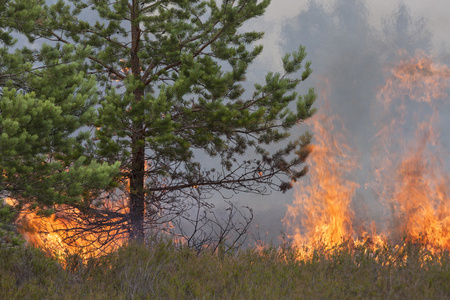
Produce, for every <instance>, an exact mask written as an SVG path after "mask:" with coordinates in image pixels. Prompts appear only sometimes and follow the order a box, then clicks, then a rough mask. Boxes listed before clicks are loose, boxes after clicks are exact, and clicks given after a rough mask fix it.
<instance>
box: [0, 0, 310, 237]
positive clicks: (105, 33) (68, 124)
mask: <svg viewBox="0 0 450 300" xmlns="http://www.w3.org/2000/svg"><path fill="white" fill-rule="evenodd" d="M3 2H4V3H5V4H4V8H3V11H0V13H1V14H4V15H5V16H7V17H6V18H5V19H4V23H3V24H2V26H4V28H7V29H10V30H15V31H16V32H20V33H21V34H23V35H25V36H26V37H27V38H28V40H29V41H30V43H33V44H32V45H35V46H34V47H29V48H26V47H25V48H23V49H21V50H17V52H16V53H12V54H11V51H9V52H8V51H7V50H5V49H4V50H3V53H2V57H11V59H12V60H18V59H19V58H20V59H23V60H24V61H23V62H19V61H16V62H11V66H12V67H14V68H19V67H20V66H24V65H26V66H27V69H25V70H23V72H12V71H8V72H6V74H9V75H8V76H9V77H8V78H9V81H8V82H9V83H8V84H9V87H8V88H4V89H3V96H2V103H1V105H2V107H5V106H8V105H9V106H11V105H16V106H18V107H17V110H18V111H21V113H20V114H21V115H22V116H21V117H20V116H19V117H20V118H24V120H25V121H26V122H25V123H26V124H29V128H28V127H27V128H26V132H27V133H26V134H25V135H24V136H23V137H21V138H17V141H16V142H15V143H11V142H10V143H9V144H8V147H10V148H11V151H12V152H10V153H11V154H10V155H19V153H15V152H14V151H17V149H22V150H21V151H24V152H25V153H24V155H28V156H27V158H29V159H30V160H34V161H33V163H34V165H38V164H39V163H42V162H45V164H48V165H51V166H53V165H52V164H55V167H50V168H49V169H48V170H49V171H45V172H43V173H39V172H36V173H34V172H33V170H32V169H30V170H25V169H24V170H23V171H21V172H23V173H24V174H25V173H27V172H28V173H29V174H33V175H30V176H39V177H40V179H41V180H40V181H39V182H40V184H44V182H48V184H49V188H48V189H50V190H52V191H54V190H57V187H54V185H55V183H64V180H69V181H70V182H71V183H72V185H73V187H72V189H68V190H67V196H69V197H64V198H61V199H58V197H48V198H46V197H37V196H36V195H32V192H33V193H34V192H36V191H37V189H36V188H35V187H33V186H31V187H30V188H28V189H29V191H30V192H29V193H28V194H27V193H25V194H24V196H25V197H31V198H33V197H34V198H33V199H35V201H36V202H37V203H39V204H43V205H45V206H52V205H54V204H55V203H64V204H69V205H74V206H76V207H77V208H79V209H80V210H81V211H83V213H84V214H86V215H87V216H88V217H86V218H85V219H84V220H86V224H85V225H86V226H88V227H89V226H94V227H95V226H97V227H98V226H120V227H121V228H123V230H124V231H126V232H129V234H130V237H131V238H134V239H138V240H142V239H143V238H144V235H145V232H146V229H147V228H155V226H160V225H161V224H167V222H171V224H172V223H173V222H175V221H174V220H175V218H185V219H186V220H188V221H189V222H191V224H194V226H199V225H198V220H199V213H198V214H192V209H193V208H194V207H197V208H201V209H204V210H206V211H207V210H208V209H209V208H210V204H209V203H208V202H207V199H208V197H210V196H211V195H212V194H214V193H216V192H219V193H220V192H222V191H225V190H228V191H232V192H234V193H237V192H252V193H258V194H264V193H266V192H267V191H268V188H272V189H275V190H281V191H286V190H287V189H289V188H291V187H292V182H294V181H295V180H297V179H298V178H299V177H301V176H303V175H304V174H305V173H306V168H305V167H304V166H303V164H304V162H305V159H306V157H307V156H308V154H309V151H310V150H309V147H308V145H309V142H310V138H311V137H310V135H309V134H305V135H303V136H300V137H299V138H295V139H294V138H289V137H290V129H291V128H293V127H294V126H295V125H296V124H298V123H299V122H302V121H303V120H305V119H307V118H309V117H310V116H311V115H312V114H313V113H314V108H313V107H312V105H313V103H314V100H315V97H316V96H315V93H314V90H313V89H310V90H309V93H307V94H306V95H298V94H297V92H296V88H297V86H298V85H299V84H300V83H301V82H303V81H305V80H306V79H307V78H308V76H309V75H310V74H311V68H310V65H311V63H310V62H305V61H304V60H305V57H306V52H305V49H304V48H303V47H299V50H298V51H296V52H294V53H292V54H287V55H286V56H284V57H283V58H282V63H283V69H284V70H283V72H280V73H273V72H269V73H268V74H267V75H266V77H265V82H262V83H254V87H253V89H251V90H247V91H246V89H245V88H244V83H245V82H246V80H247V79H246V73H247V70H248V67H249V66H250V65H251V63H252V62H254V60H255V58H256V57H257V56H258V55H259V54H260V53H261V51H262V49H263V48H262V46H260V45H257V41H258V40H259V39H261V38H262V37H263V33H261V32H255V31H246V30H245V26H244V24H245V23H246V22H247V21H249V20H251V19H254V18H256V17H259V16H261V15H262V14H263V13H264V12H265V10H266V8H267V7H268V5H269V4H270V1H269V0H263V1H257V0H245V1H244V0H223V1H219V2H220V3H218V1H214V0H211V1H204V0H201V1H200V0H175V1H165V0H163V1H154V0H117V1H109V0H108V1H107V0H81V1H80V0H70V1H62V0H60V1H56V3H54V4H49V3H46V2H45V1H39V0H33V1H23V0H10V1H6V2H5V1H3ZM49 2H50V1H49ZM3 33H5V34H7V33H6V31H5V30H3V31H2V34H3ZM4 41H6V42H5V44H6V45H8V43H9V41H10V40H8V39H7V38H6V35H5V39H4ZM9 44H10V43H9ZM36 48H37V49H36ZM2 59H3V60H4V59H5V58H2ZM2 74H5V71H4V70H2ZM13 74H25V75H24V76H12V75H13ZM22 77H23V78H22ZM22 82H25V87H22V85H21V83H22ZM15 85H16V86H18V87H16V89H15V88H14V86H15ZM22 90H23V92H20V91H22ZM25 91H26V92H25ZM50 99H51V100H50ZM29 101H34V102H33V103H35V105H36V106H38V107H39V109H33V108H31V107H32V106H31V104H27V103H28V102H29ZM21 102H23V103H24V104H23V105H21V104H19V103H21ZM8 103H10V104H8ZM5 116H6V115H5ZM2 117H3V113H2ZM17 122H18V123H19V124H22V123H23V122H22V121H20V120H18V121H17ZM27 122H28V123H27ZM27 126H28V125H27ZM83 126H84V127H83ZM16 127H17V126H16ZM16 127H14V126H12V127H11V128H16ZM4 128H5V127H4ZM31 128H40V129H41V130H42V131H40V132H39V133H35V131H32V129H31ZM83 128H88V129H93V131H94V132H95V133H94V136H93V137H91V138H90V137H89V135H88V134H87V133H86V132H88V130H84V131H83V130H81V131H80V129H83ZM2 130H5V129H2ZM11 130H12V129H11ZM17 130H18V129H16V131H14V132H13V134H12V135H11V136H14V135H15V136H18V135H19V136H20V134H19V131H17ZM46 130H47V131H46ZM3 132H4V131H3ZM3 132H2V138H3V136H4V133H3ZM47 132H48V133H47ZM49 133H52V134H53V135H52V134H49ZM39 134H42V135H43V136H49V137H51V138H55V141H57V143H56V142H55V143H54V144H55V145H58V147H61V149H53V148H45V147H44V145H49V142H46V140H45V139H44V138H42V139H41V138H39V137H40V135H39ZM27 135H30V137H28V136H27ZM8 136H9V135H8ZM283 141H284V142H283ZM33 143H38V144H39V145H40V146H42V147H35V146H33ZM50 144H51V143H50ZM2 145H4V143H3V140H2ZM52 145H53V144H52ZM28 148H30V149H28ZM269 148H270V149H271V150H270V151H269ZM276 148H278V149H277V150H273V149H276ZM27 149H28V150H27ZM5 151H6V149H5ZM3 152H4V149H3V148H2V155H3ZM51 153H58V154H61V155H55V156H52V155H51ZM249 154H250V155H249ZM3 161H4V159H3V158H2V164H3ZM117 162H118V163H119V164H120V167H119V172H118V174H116V175H115V176H114V172H113V170H114V168H115V167H117V165H116V164H117ZM206 162H208V163H206ZM210 162H212V163H210ZM211 165H214V166H213V167H211ZM2 167H3V166H2ZM25 167H26V165H25ZM25 167H24V168H25ZM17 168H18V167H17ZM61 168H62V169H64V168H66V169H67V168H72V169H73V170H74V171H73V172H65V173H67V174H65V173H64V174H65V176H66V177H65V179H64V180H62V179H59V177H58V176H62V175H61V174H63V173H61V172H55V170H57V169H61ZM11 170H14V171H16V169H13V168H12V169H11ZM76 170H78V171H76ZM46 172H48V173H46ZM11 174H12V173H11ZM77 174H79V175H77ZM88 174H89V175H88ZM11 176H13V175H11ZM52 176H55V177H54V178H53V177H52ZM112 177H114V182H115V184H114V186H113V185H111V184H110V183H109V182H108V178H109V179H111V178H112ZM44 178H45V180H44ZM45 184H47V183H45ZM108 187H110V188H109V189H108ZM96 188H97V193H92V192H89V195H87V194H86V193H87V191H88V190H93V191H95V190H96ZM99 190H102V192H101V193H100V192H98V191H99ZM83 191H84V194H83ZM72 194H73V196H74V197H77V195H78V196H80V195H81V198H82V199H83V200H82V201H81V200H79V199H78V198H77V199H75V200H74V199H72V198H71V195H72ZM119 199H124V200H125V203H126V205H125V209H123V208H120V209H112V208H111V206H109V208H110V209H106V208H105V207H106V206H102V205H101V204H102V203H103V204H104V203H106V202H111V201H112V202H117V201H118V200H119ZM199 211H200V210H197V212H199ZM205 214H206V213H205ZM192 215H194V217H191V216H192ZM216 220H217V219H216ZM196 222H197V223H196ZM165 228H167V227H165ZM195 229H198V227H196V228H195Z"/></svg>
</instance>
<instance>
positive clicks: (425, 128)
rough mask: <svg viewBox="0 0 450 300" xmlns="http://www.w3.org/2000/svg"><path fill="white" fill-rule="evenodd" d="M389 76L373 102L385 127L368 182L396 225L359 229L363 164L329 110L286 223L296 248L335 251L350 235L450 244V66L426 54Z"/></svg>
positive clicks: (317, 122) (316, 123)
mask: <svg viewBox="0 0 450 300" xmlns="http://www.w3.org/2000/svg"><path fill="white" fill-rule="evenodd" d="M388 74H389V78H387V81H386V84H385V85H384V86H383V87H382V88H381V89H380V92H379V94H378V97H377V99H378V104H377V105H375V106H374V107H373V111H374V116H375V117H376V120H377V122H375V123H376V124H377V126H378V134H376V136H375V138H374V139H375V141H376V143H374V145H375V146H374V147H373V155H372V164H373V168H374V169H375V172H374V174H373V177H374V180H373V182H368V183H366V184H365V186H366V187H371V188H372V189H373V191H374V192H375V193H376V194H377V195H378V197H379V200H380V201H381V202H382V203H383V204H384V205H385V207H386V208H389V209H390V216H388V219H387V221H388V223H390V226H389V227H388V228H384V230H386V232H383V234H382V235H377V234H375V232H376V228H372V234H371V235H369V234H368V233H367V232H366V231H365V230H364V228H357V227H356V225H355V224H357V223H358V222H355V216H354V212H353V210H352V208H351V202H352V201H356V200H357V199H354V198H355V191H356V189H357V188H358V187H359V186H358V184H357V183H356V182H355V181H354V180H350V176H351V174H352V172H354V170H355V169H356V168H358V165H357V163H356V160H355V159H354V157H356V155H355V154H354V153H352V150H351V148H350V147H349V146H348V144H347V141H346V139H345V137H344V134H345V130H343V129H341V130H339V132H340V133H338V132H337V130H335V126H334V124H335V122H336V121H335V120H336V119H337V117H329V116H327V114H326V108H325V109H323V110H322V115H319V116H316V117H315V118H314V119H313V120H312V122H313V124H312V130H313V132H314V138H315V145H314V147H313V151H312V154H311V156H310V158H309V163H310V165H311V167H310V171H309V174H308V179H309V180H307V181H301V182H299V183H298V184H297V186H296V195H295V199H294V201H293V204H292V205H290V206H288V209H287V213H286V216H285V218H284V220H283V222H284V225H285V227H286V228H287V229H288V231H289V232H290V235H288V237H289V238H291V239H292V240H293V243H294V245H296V246H301V247H304V248H309V249H311V248H313V249H315V248H318V247H321V248H322V249H323V248H325V249H331V248H333V247H334V246H336V245H338V244H340V243H342V241H345V240H351V241H353V242H354V243H355V245H356V244H361V243H364V241H368V240H370V241H371V244H372V247H380V245H383V244H385V243H386V240H389V241H390V242H394V243H395V242H399V241H400V240H401V239H402V238H406V240H407V241H411V242H420V243H421V244H422V245H423V246H424V247H426V248H427V249H429V250H433V251H439V249H447V250H448V249H450V198H449V195H450V190H449V184H448V183H449V182H450V181H449V179H450V178H449V176H448V175H446V171H445V164H444V162H443V160H442V154H441V152H442V149H443V147H442V145H441V144H440V138H439V130H438V128H439V111H440V110H439V105H438V104H437V101H436V100H438V99H446V100H445V103H444V104H443V105H444V106H445V105H448V104H449V101H448V99H447V94H446V88H447V87H448V79H449V78H450V70H449V69H448V68H447V66H443V65H438V64H435V63H434V62H433V60H432V59H431V58H430V57H429V56H426V55H425V54H424V53H419V54H418V55H417V56H416V57H414V58H407V59H403V60H402V61H401V62H400V63H399V64H397V65H395V66H394V67H393V68H392V69H391V70H389V73H388ZM414 103H415V105H416V106H417V105H419V106H420V107H419V108H417V107H416V106H412V104H414ZM440 105H442V103H441V104H440ZM417 111H420V113H421V114H420V115H417V113H414V112H417ZM418 120H420V121H418ZM380 124H384V126H382V125H380ZM417 124H418V125H417ZM408 133H414V134H413V135H412V136H411V134H409V135H408ZM357 233H358V234H359V236H357V235H356V234H357ZM299 256H304V253H303V254H299Z"/></svg>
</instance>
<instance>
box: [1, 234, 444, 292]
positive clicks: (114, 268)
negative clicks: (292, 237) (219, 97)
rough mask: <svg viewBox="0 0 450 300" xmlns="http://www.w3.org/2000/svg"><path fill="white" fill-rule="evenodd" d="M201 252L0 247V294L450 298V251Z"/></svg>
mask: <svg viewBox="0 0 450 300" xmlns="http://www.w3.org/2000/svg"><path fill="white" fill-rule="evenodd" d="M222 250H223V249H221V250H219V251H216V252H215V253H211V252H202V253H200V254H198V252H195V251H193V250H191V249H189V248H187V247H184V248H183V247H176V246H175V245H174V244H173V243H172V242H170V241H164V240H159V241H150V242H148V243H147V244H145V245H142V244H128V245H126V246H123V247H122V248H120V249H119V250H118V251H116V252H113V253H110V254H108V255H105V256H103V257H101V258H97V259H87V260H85V261H83V260H81V259H80V258H79V257H77V256H68V257H59V258H55V257H50V256H49V255H47V254H45V253H44V252H42V251H41V250H39V249H36V248H32V247H29V246H26V245H25V244H22V245H17V243H15V244H13V243H8V242H5V241H3V242H2V244H1V246H0V299H368V298H370V299H449V298H450V284H449V283H450V267H449V266H450V255H449V252H448V251H441V252H440V253H437V254H432V253H431V252H429V251H427V250H424V247H422V246H421V245H419V244H414V243H410V244H404V245H402V246H398V245H397V246H396V247H391V246H385V247H384V249H378V250H371V248H370V247H368V246H367V245H361V246H357V247H355V246H354V244H353V243H349V242H344V243H342V244H341V245H340V246H338V247H336V248H334V249H333V250H327V251H325V250H320V249H316V250H314V251H313V252H312V253H310V255H309V258H307V259H302V260H299V259H298V253H299V249H295V248H293V247H289V246H288V245H285V246H281V247H265V248H262V247H259V248H255V247H252V248H248V249H242V250H240V251H237V252H236V253H225V252H224V251H222Z"/></svg>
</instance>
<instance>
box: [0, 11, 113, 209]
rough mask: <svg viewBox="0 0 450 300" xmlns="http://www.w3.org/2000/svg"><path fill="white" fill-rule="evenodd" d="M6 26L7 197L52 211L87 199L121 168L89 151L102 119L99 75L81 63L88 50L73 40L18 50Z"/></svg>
mask: <svg viewBox="0 0 450 300" xmlns="http://www.w3.org/2000/svg"><path fill="white" fill-rule="evenodd" d="M2 20H5V18H3V19H2ZM1 25H2V26H3V28H2V30H1V31H2V33H3V34H1V42H3V46H4V47H3V48H1V49H0V66H1V67H0V78H1V79H2V80H1V82H0V83H1V85H0V191H1V196H2V197H6V196H7V197H11V198H14V199H15V200H17V202H18V203H17V206H18V208H21V207H23V206H24V205H25V206H27V207H28V208H30V209H33V208H34V209H37V210H38V211H39V212H40V213H45V214H51V213H53V212H54V211H55V208H56V206H57V205H61V204H70V203H73V204H78V205H80V204H81V203H83V201H84V199H85V198H86V199H87V198H90V197H91V198H92V197H95V195H98V194H100V193H101V192H102V191H103V189H105V188H107V187H109V186H111V184H112V183H113V177H114V176H115V174H117V172H118V170H119V165H118V163H116V164H111V165H109V164H107V163H99V162H96V161H95V160H94V159H93V156H92V151H88V150H89V149H88V148H89V147H88V144H89V132H88V131H87V130H84V131H83V130H82V129H83V127H86V126H89V125H92V123H93V122H94V121H95V118H96V112H95V107H94V105H95V103H97V95H96V82H95V79H94V77H93V76H86V75H85V74H84V72H83V71H80V70H79V66H78V65H79V64H80V62H81V63H82V62H83V59H84V54H83V51H81V50H80V49H75V48H74V47H73V46H71V45H63V46H61V47H50V46H46V45H44V46H43V47H42V49H40V51H31V50H29V49H26V48H25V49H22V50H16V51H11V47H12V46H14V43H15V41H14V39H13V38H12V37H11V35H10V34H9V33H8V31H7V28H8V24H1ZM35 63H39V64H40V66H35V65H34V64H35Z"/></svg>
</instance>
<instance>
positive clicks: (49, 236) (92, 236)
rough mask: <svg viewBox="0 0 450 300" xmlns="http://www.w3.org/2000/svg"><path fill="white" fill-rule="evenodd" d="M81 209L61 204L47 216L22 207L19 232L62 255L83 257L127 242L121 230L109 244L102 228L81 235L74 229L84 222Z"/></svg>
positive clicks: (57, 254) (53, 254)
mask: <svg viewBox="0 0 450 300" xmlns="http://www.w3.org/2000/svg"><path fill="white" fill-rule="evenodd" d="M5 200H6V203H7V204H9V205H12V206H14V205H15V204H16V200H14V199H12V198H6V199H5ZM73 213H75V214H73ZM77 213H78V211H76V209H73V208H69V207H67V206H60V207H58V209H57V212H56V213H54V214H53V215H51V216H49V217H46V216H42V215H39V214H37V213H36V212H34V211H33V210H31V209H27V208H25V209H23V210H21V211H20V213H19V216H18V218H17V221H16V222H17V224H18V229H19V232H20V233H21V234H22V236H23V237H24V238H25V240H26V242H27V243H28V244H30V245H33V246H35V247H38V248H40V249H42V250H43V251H45V252H46V253H48V254H49V255H51V256H53V257H56V258H60V259H64V258H65V257H66V256H67V255H78V256H79V257H80V258H81V259H87V258H89V257H98V256H101V255H103V254H105V253H109V252H111V251H113V250H115V249H116V248H118V247H119V246H120V245H122V244H123V241H124V235H123V234H119V235H118V238H117V239H116V240H114V241H113V242H112V243H108V244H107V245H105V238H104V237H103V236H102V235H101V234H99V233H98V232H97V233H96V232H92V233H86V234H82V235H77V233H75V232H74V231H73V229H75V228H80V227H81V226H82V225H83V221H82V220H81V218H79V219H76V218H75V219H74V218H73V216H74V215H76V214H77ZM107 230H108V228H103V231H107Z"/></svg>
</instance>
